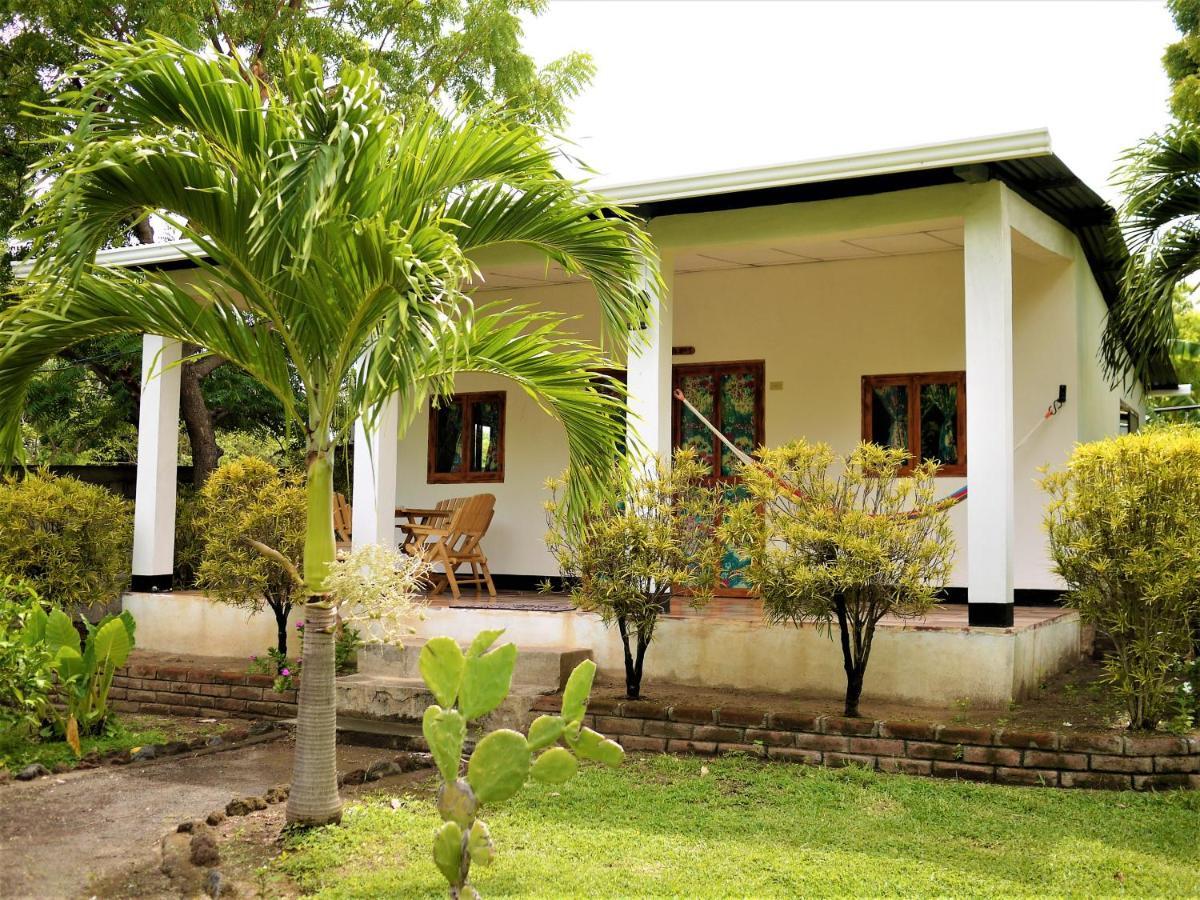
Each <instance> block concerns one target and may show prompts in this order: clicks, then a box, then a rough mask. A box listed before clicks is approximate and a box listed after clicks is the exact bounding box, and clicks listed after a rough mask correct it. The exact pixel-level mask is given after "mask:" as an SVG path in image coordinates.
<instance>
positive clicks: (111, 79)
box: [0, 37, 658, 824]
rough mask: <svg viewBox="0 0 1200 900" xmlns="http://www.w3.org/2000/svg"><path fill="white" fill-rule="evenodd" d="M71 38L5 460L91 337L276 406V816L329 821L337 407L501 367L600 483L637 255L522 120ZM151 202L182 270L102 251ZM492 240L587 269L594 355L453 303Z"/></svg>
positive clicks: (295, 64) (495, 313) (640, 241)
mask: <svg viewBox="0 0 1200 900" xmlns="http://www.w3.org/2000/svg"><path fill="white" fill-rule="evenodd" d="M88 55H89V59H88V61H87V62H85V63H83V64H82V65H81V66H79V67H77V68H76V69H74V70H72V71H71V72H70V73H69V74H68V77H67V79H66V80H65V82H64V85H65V86H66V89H65V90H64V91H63V92H62V93H61V94H60V95H59V99H58V102H57V103H56V104H55V105H53V106H51V107H49V108H47V109H44V110H41V111H40V112H39V113H38V114H39V115H40V116H42V117H43V118H45V119H46V120H47V121H46V122H45V124H46V125H47V126H48V127H46V128H45V129H44V130H45V131H46V132H47V133H52V134H62V135H63V137H62V138H61V139H59V140H57V141H56V142H55V143H54V144H52V146H51V148H50V152H49V155H48V157H47V159H46V160H45V161H44V163H43V165H42V169H43V170H44V171H45V172H46V173H47V181H46V190H45V191H44V193H42V195H41V196H40V197H39V201H38V209H37V217H36V224H35V225H34V227H33V228H32V231H31V234H32V238H33V241H34V244H33V255H34V258H35V259H36V262H35V264H34V268H33V272H32V275H31V277H30V278H29V280H28V282H27V284H26V285H25V287H24V290H23V296H22V298H21V299H20V301H19V302H18V303H16V304H15V305H13V306H10V307H9V308H8V309H6V310H5V311H3V312H2V313H0V409H3V410H4V418H3V419H2V420H0V455H7V456H12V455H14V454H16V453H17V452H18V451H19V447H20V418H19V410H20V409H21V406H22V404H23V402H24V399H25V396H26V391H27V389H28V386H29V383H30V379H31V378H32V377H33V375H34V373H36V372H37V371H38V369H39V367H40V366H41V365H42V364H43V363H44V362H45V361H46V360H47V359H49V358H50V357H52V356H54V355H55V354H56V353H58V352H59V351H61V350H63V349H65V348H67V347H69V346H71V345H73V344H75V343H77V342H79V341H83V340H86V339H89V338H94V337H99V336H103V335H111V334H119V333H131V332H132V333H148V334H157V335H162V336H165V337H167V338H172V339H175V340H179V341H182V342H184V343H185V344H194V345H196V346H198V347H201V348H203V350H202V353H203V354H218V355H220V356H221V357H223V358H224V359H226V360H227V361H228V362H230V363H232V364H234V365H236V366H238V367H240V368H241V369H243V370H244V371H246V372H248V373H249V374H250V375H252V376H253V377H255V378H256V379H258V380H259V381H260V382H261V383H262V384H263V385H264V386H265V387H266V388H267V389H268V390H270V391H271V392H272V393H273V394H274V395H275V396H276V397H277V398H278V399H279V402H280V403H281V404H282V406H283V409H284V410H285V412H286V414H287V416H288V417H289V418H290V419H291V420H292V421H293V422H295V423H296V424H297V425H298V426H299V427H300V429H301V430H302V433H303V434H304V436H305V439H306V442H307V474H306V492H307V527H306V535H305V546H304V572H303V579H302V580H303V581H304V584H305V588H304V593H305V595H306V597H307V607H308V608H307V609H306V610H305V622H306V624H307V627H306V628H305V631H304V648H303V656H304V679H303V681H302V682H301V689H300V697H299V710H298V716H297V719H298V725H297V735H296V754H295V768H294V772H293V777H292V790H291V794H290V796H289V799H288V811H287V817H288V820H289V821H290V822H292V823H299V824H322V823H326V822H331V821H335V820H337V819H338V818H339V817H340V814H341V803H340V800H339V797H338V793H337V782H336V778H337V775H336V768H335V762H334V747H335V728H334V722H335V709H334V663H333V626H334V611H333V602H332V600H331V598H330V597H329V596H328V595H327V592H326V588H325V577H326V574H327V572H328V569H329V566H330V564H331V563H332V561H333V559H334V537H333V526H332V521H333V491H332V481H333V449H334V446H335V444H336V441H337V440H338V438H339V437H340V433H339V429H344V428H346V427H348V424H349V423H348V422H347V421H346V417H345V416H344V415H343V410H345V411H346V412H348V413H349V417H350V418H353V417H354V416H358V415H361V416H362V417H363V418H364V419H365V420H366V422H367V424H368V426H369V427H373V426H374V424H375V423H376V422H377V421H378V410H379V408H380V406H381V404H382V403H383V402H384V401H385V400H386V399H387V398H390V397H392V396H396V395H398V396H399V398H400V403H401V422H402V426H401V427H404V426H406V425H407V423H408V422H410V421H411V419H412V417H413V416H414V415H415V414H416V412H417V411H418V410H419V409H421V408H422V405H423V403H424V402H425V400H426V399H428V398H429V397H430V396H431V395H434V396H436V395H444V394H447V393H449V392H451V391H452V389H453V381H454V377H455V375H456V374H457V373H460V372H465V371H478V372H486V373H491V374H494V375H500V376H505V377H507V378H509V379H512V380H513V381H515V382H516V383H517V385H519V386H520V388H522V389H523V390H524V391H526V392H527V393H528V394H529V395H530V396H531V397H533V398H534V399H535V400H536V401H537V402H538V403H539V404H540V405H541V406H542V408H543V409H544V410H546V411H547V412H548V413H549V414H550V415H551V416H553V417H555V418H556V419H558V420H559V421H560V422H561V423H562V425H563V427H564V430H565V432H566V438H567V446H568V451H569V457H570V462H571V465H572V466H573V468H574V471H575V474H576V477H575V478H574V479H573V480H572V482H571V485H572V491H573V492H574V499H575V500H577V501H579V503H580V506H581V507H582V506H583V505H584V501H586V500H589V499H594V498H595V497H596V496H598V495H599V494H600V492H601V485H602V481H601V479H600V478H599V477H593V474H592V473H591V470H590V468H589V466H588V462H589V460H610V459H612V458H613V455H614V452H615V447H616V445H617V441H618V439H619V437H620V434H619V432H620V428H621V426H620V424H619V422H620V417H619V416H618V413H620V412H621V410H622V409H623V408H624V400H623V398H622V397H621V396H620V388H619V386H617V385H616V383H615V382H614V381H612V380H611V379H607V380H606V379H604V378H603V376H597V375H595V374H594V373H595V372H596V371H597V370H598V369H601V368H603V367H604V366H606V365H611V362H610V361H609V360H610V359H611V358H612V357H613V355H616V354H619V353H621V352H622V351H623V349H624V348H625V346H626V345H627V343H628V340H629V336H630V334H631V332H633V333H634V334H637V333H638V332H637V329H639V328H640V327H641V326H642V325H643V324H644V323H645V322H646V320H647V316H648V309H649V302H648V301H649V297H650V295H651V294H652V293H653V292H654V291H656V290H657V286H658V278H657V275H656V274H653V273H655V272H656V271H657V267H656V265H655V258H654V254H653V250H652V246H651V244H650V241H649V238H648V237H647V236H646V234H645V233H644V232H643V231H642V230H641V229H640V228H639V227H638V226H637V225H636V224H635V223H634V222H633V221H632V220H631V219H630V218H629V216H627V215H626V214H624V213H623V212H621V211H620V210H619V209H616V208H614V206H613V205H612V204H611V203H609V202H607V201H606V200H604V199H603V198H602V197H599V196H597V195H595V194H592V193H590V192H589V191H587V190H586V189H585V188H584V187H582V186H581V185H580V184H578V183H576V182H573V181H571V180H568V179H567V178H565V177H563V176H562V175H560V174H559V173H558V171H557V170H556V168H555V162H556V159H557V156H556V153H555V152H554V151H553V150H552V149H551V148H549V147H548V146H547V144H546V141H545V139H544V136H543V135H542V134H541V133H539V132H538V131H537V130H535V129H532V128H530V127H527V126H523V125H520V124H517V123H516V122H514V121H512V120H511V119H510V118H506V117H505V116H504V115H502V114H500V113H496V114H491V115H486V114H473V115H471V116H464V117H459V118H453V119H448V118H447V117H445V116H443V115H440V114H438V113H437V112H436V111H432V110H431V111H428V112H423V113H422V112H414V113H409V114H406V115H404V116H400V115H398V114H396V113H393V112H390V111H389V110H388V107H387V105H386V104H385V103H384V98H383V96H382V89H381V87H380V84H379V82H378V80H377V79H376V77H375V76H374V74H373V73H372V72H371V71H370V70H369V69H368V68H355V67H353V66H347V67H344V68H343V70H342V72H341V74H340V76H339V77H338V79H337V80H336V81H335V82H333V83H330V81H329V80H328V78H327V76H326V71H325V68H324V67H323V66H322V64H321V61H320V60H319V59H317V58H315V57H310V56H305V55H294V56H290V57H288V58H287V59H286V61H285V62H284V64H283V65H282V66H281V68H280V70H279V74H278V78H277V80H276V81H274V82H272V83H260V82H258V81H257V80H254V76H253V75H250V76H247V75H246V74H245V73H244V72H242V71H240V70H239V69H238V67H237V66H236V65H235V64H234V63H233V62H232V61H231V60H229V59H227V58H225V57H217V58H209V57H205V56H203V55H200V54H197V53H192V52H190V51H188V50H186V49H184V48H183V47H181V46H179V45H178V44H175V43H173V42H171V41H169V40H166V39H164V38H160V37H155V38H152V39H149V40H146V41H142V42H140V43H136V44H123V43H102V42H96V43H93V44H91V45H90V46H89V54H88ZM248 78H249V79H250V80H247V79H248ZM148 214H155V215H158V216H159V217H161V218H162V219H164V220H166V221H167V222H169V223H170V224H171V225H173V226H174V227H175V228H177V229H178V231H179V233H180V234H181V235H182V236H183V237H185V238H189V239H191V240H192V241H194V242H195V245H196V247H197V248H198V252H196V253H195V254H194V255H193V256H192V262H193V263H194V265H195V272H194V274H193V276H190V277H189V278H188V279H186V283H185V281H184V280H181V279H177V278H175V277H172V275H171V273H169V272H161V271H134V270H126V269H113V268H104V267H101V266H98V265H96V263H95V261H94V259H95V252H96V250H97V249H98V248H100V247H101V246H102V245H103V244H104V242H105V241H106V240H107V239H108V238H109V236H110V235H111V234H112V233H113V230H114V229H115V228H117V227H118V226H119V225H120V223H123V222H129V221H133V220H137V219H138V218H139V217H141V216H144V215H148ZM497 245H519V246H520V247H523V248H524V249H525V250H526V251H527V252H530V253H533V254H535V255H536V256H537V257H539V258H543V259H545V260H546V261H547V263H550V262H553V263H555V264H557V265H558V266H560V267H561V268H562V269H563V270H564V271H565V272H567V273H568V274H570V275H579V276H582V277H584V278H586V279H588V280H590V282H591V283H592V285H593V286H594V288H595V293H596V297H597V299H598V305H599V310H600V318H601V320H602V322H603V326H604V329H603V330H604V336H605V341H606V345H607V346H608V347H609V348H610V353H607V354H606V353H602V352H601V351H600V350H598V349H597V348H595V347H593V346H591V345H588V344H585V343H581V342H579V341H577V340H575V339H574V338H572V337H570V336H569V335H568V334H567V333H566V332H565V331H564V330H562V329H560V327H559V326H560V324H561V321H562V320H561V319H560V318H559V317H558V316H555V315H552V314H549V313H544V312H535V311H532V310H530V309H526V308H522V307H516V308H504V307H503V306H496V305H490V306H477V305H476V304H475V303H473V302H472V299H471V296H470V294H469V289H470V286H471V284H472V283H473V282H474V280H475V279H477V277H478V275H479V270H478V268H477V265H476V264H475V262H473V259H474V255H475V254H477V253H478V251H480V250H483V249H485V248H492V247H495V246H497ZM648 272H649V273H651V274H650V276H649V278H650V281H649V282H648V280H647V273H648ZM605 381H607V383H605V384H601V382H605ZM297 382H298V384H299V386H300V390H299V391H297V390H296V389H295V383H297ZM601 387H603V388H604V390H600V389H599V388H601ZM335 413H337V414H336V415H335Z"/></svg>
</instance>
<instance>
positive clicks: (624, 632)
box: [617, 616, 650, 700]
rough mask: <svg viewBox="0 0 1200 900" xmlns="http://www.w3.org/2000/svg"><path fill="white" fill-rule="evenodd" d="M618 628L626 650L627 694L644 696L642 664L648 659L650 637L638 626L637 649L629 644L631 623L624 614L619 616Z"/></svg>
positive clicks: (637, 696) (631, 696)
mask: <svg viewBox="0 0 1200 900" xmlns="http://www.w3.org/2000/svg"><path fill="white" fill-rule="evenodd" d="M617 630H618V631H620V632H621V647H622V649H623V650H624V651H625V696H626V697H628V698H629V699H630V700H637V699H638V698H640V697H641V696H642V665H643V663H644V662H645V660H646V648H647V647H649V646H650V638H648V637H646V636H645V634H644V632H643V629H641V628H638V629H637V647H636V651H635V649H634V648H631V647H630V645H629V638H630V635H629V623H628V622H627V621H626V619H625V617H624V616H618V617H617ZM635 652H636V655H635Z"/></svg>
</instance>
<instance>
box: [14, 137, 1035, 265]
mask: <svg viewBox="0 0 1200 900" xmlns="http://www.w3.org/2000/svg"><path fill="white" fill-rule="evenodd" d="M1050 154H1051V149H1050V132H1049V131H1047V130H1046V129H1045V128H1036V129H1033V130H1031V131H1015V132H1011V133H1009V134H999V135H993V136H990V137H980V138H967V139H964V140H956V141H945V142H942V143H938V144H922V145H919V146H915V147H901V148H899V149H896V150H884V151H881V152H876V153H859V154H853V155H850V156H831V157H828V158H825V159H816V160H809V161H807V162H798V163H785V164H782V165H773V166H756V167H751V168H747V169H734V170H732V171H727V172H710V173H707V174H700V175H684V176H680V177H672V178H662V179H657V180H654V181H639V182H629V183H626V184H613V185H596V186H594V187H593V190H595V191H596V192H598V193H602V194H604V195H605V196H607V197H610V198H611V199H612V200H613V201H614V202H616V203H620V204H622V205H632V204H636V203H651V202H654V201H658V200H680V199H684V198H686V197H703V196H708V195H712V194H729V193H734V192H736V191H753V190H761V189H763V188H773V187H786V186H788V185H794V184H809V183H813V182H821V181H837V180H840V179H846V178H865V177H867V176H870V175H888V174H892V173H896V172H912V171H918V170H921V169H936V168H945V167H947V166H966V165H977V164H980V163H987V162H995V161H997V160H1003V159H1022V158H1029V157H1034V156H1049V155H1050ZM189 255H191V256H199V255H203V254H201V252H200V248H199V247H198V246H197V245H196V244H195V242H193V241H190V240H179V241H165V242H163V243H161V244H137V245H135V246H132V247H114V248H113V249H111V250H101V251H100V252H99V253H97V254H96V262H98V263H100V264H102V265H106V266H146V265H160V264H162V263H171V262H180V261H182V260H185V259H187V258H188V256H189ZM30 267H31V263H30V262H29V261H28V260H23V261H22V262H19V263H16V264H14V265H13V274H15V275H16V276H17V277H18V278H21V277H24V276H26V275H28V274H29V270H30Z"/></svg>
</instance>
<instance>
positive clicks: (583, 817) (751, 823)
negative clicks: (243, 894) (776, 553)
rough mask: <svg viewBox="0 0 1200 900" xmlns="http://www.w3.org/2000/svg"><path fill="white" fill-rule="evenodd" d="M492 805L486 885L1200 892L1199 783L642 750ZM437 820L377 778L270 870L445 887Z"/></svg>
mask: <svg viewBox="0 0 1200 900" xmlns="http://www.w3.org/2000/svg"><path fill="white" fill-rule="evenodd" d="M702 766H703V767H706V768H705V769H703V770H702ZM485 819H486V821H487V822H488V824H489V826H490V828H491V832H492V838H493V840H494V841H495V842H496V847H497V851H498V854H497V858H496V861H495V862H494V863H493V865H492V866H491V867H490V868H478V867H476V868H474V869H473V875H474V879H473V880H474V883H475V885H476V887H477V888H478V889H479V891H480V892H481V893H482V894H483V895H484V896H485V897H501V896H512V895H522V896H541V897H562V896H594V897H610V896H646V895H655V896H686V897H723V896H795V895H803V896H814V895H819V896H830V895H836V896H844V895H849V894H853V895H867V894H871V895H876V894H920V895H931V894H942V895H947V894H949V895H955V896H961V895H976V896H982V895H995V894H1003V895H1029V894H1039V895H1047V894H1051V895H1073V896H1096V895H1102V894H1132V895H1141V896H1145V895H1154V896H1167V895H1171V896H1182V895H1194V894H1197V893H1200V837H1198V836H1200V794H1197V793H1189V792H1178V793H1167V794H1132V793H1107V792H1091V791H1060V790H1052V789H1041V788H1008V787H999V786H993V785H973V784H966V783H956V782H949V781H937V780H931V779H922V778H909V777H904V776H888V775H877V774H875V773H871V772H867V771H865V770H861V769H842V770H829V769H820V768H811V767H808V766H800V765H789V764H773V763H772V764H767V763H761V762H757V761H755V760H749V759H739V758H728V757H727V758H724V759H717V760H707V761H704V760H700V759H695V758H675V757H670V756H634V757H630V758H627V759H626V762H625V765H624V766H623V767H622V768H621V769H620V770H618V771H609V770H605V769H601V768H598V767H595V766H590V765H589V766H587V767H586V768H584V769H583V770H582V771H581V772H580V774H579V776H578V777H577V778H576V779H575V780H574V781H573V782H570V783H569V784H567V785H566V786H564V787H560V788H548V787H545V786H542V785H538V784H530V785H528V786H527V787H526V789H525V790H524V791H523V792H522V793H520V794H518V795H517V797H515V798H514V799H512V800H509V801H507V802H505V803H503V804H499V805H497V806H496V808H494V809H492V810H490V811H488V812H487V813H486V815H485ZM436 822H437V816H436V813H434V811H433V810H432V809H431V805H430V798H429V796H407V797H404V798H402V799H401V800H400V801H399V805H398V806H397V807H396V808H393V804H392V802H391V801H390V798H389V797H388V796H387V795H377V796H375V797H373V798H372V799H370V800H368V801H367V802H365V803H358V804H355V805H352V806H350V807H348V809H347V814H346V816H345V820H344V823H343V825H341V826H340V827H335V828H327V829H323V830H321V831H318V832H313V833H310V834H307V835H304V836H301V837H296V838H292V839H290V841H289V843H288V847H287V850H286V851H285V853H284V854H283V855H282V856H281V857H280V858H279V859H278V860H276V861H275V862H274V863H273V864H272V865H271V867H270V868H269V869H268V870H267V871H264V872H263V873H261V874H262V876H263V880H264V884H265V883H269V882H270V881H272V880H274V879H280V880H281V881H291V882H292V883H293V885H292V886H293V887H295V888H298V889H300V890H301V891H304V892H315V893H319V894H321V895H322V896H329V897H396V896H404V897H425V896H428V897H444V896H445V890H446V889H445V886H444V883H443V882H442V880H441V876H440V875H439V874H438V872H437V870H436V869H435V868H434V866H433V863H432V860H431V859H430V839H431V837H432V834H433V830H434V826H435V824H436ZM281 876H282V877H281ZM278 886H279V887H283V885H282V884H280V885H278Z"/></svg>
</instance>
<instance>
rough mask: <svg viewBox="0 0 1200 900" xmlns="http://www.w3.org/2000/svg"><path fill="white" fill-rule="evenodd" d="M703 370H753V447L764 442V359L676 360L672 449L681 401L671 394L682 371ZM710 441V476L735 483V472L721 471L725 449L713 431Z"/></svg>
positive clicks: (678, 427)
mask: <svg viewBox="0 0 1200 900" xmlns="http://www.w3.org/2000/svg"><path fill="white" fill-rule="evenodd" d="M704 372H712V373H713V374H715V375H717V376H720V375H722V374H727V373H732V372H754V373H755V374H756V375H757V376H758V382H757V383H758V393H757V395H756V396H755V398H754V444H755V446H756V447H761V446H762V445H763V444H764V443H765V442H766V404H767V397H766V392H767V384H766V378H767V364H766V361H765V360H761V359H740V360H733V361H729V362H725V361H717V362H705V363H676V364H675V365H673V366H672V367H671V391H672V396H671V450H672V452H673V451H675V450H677V449H679V435H680V430H681V425H682V422H683V404H682V403H680V402H679V401H678V400H676V399H675V398H674V391H675V390H676V389H678V388H679V387H680V386H681V383H682V381H683V377H684V376H685V375H691V374H696V373H704ZM718 384H719V381H718ZM720 393H721V392H720V390H717V391H716V404H715V405H714V407H713V419H714V422H713V424H714V425H716V426H717V427H720V423H721V410H720ZM713 443H714V445H715V448H714V449H715V456H714V459H715V460H716V466H715V471H714V472H713V474H712V478H711V480H712V481H713V482H714V483H715V482H727V483H730V484H736V483H737V482H738V480H739V479H738V478H737V476H734V475H722V474H721V455H722V454H723V453H724V452H725V446H724V445H723V444H722V443H721V442H720V441H718V440H717V437H716V435H713Z"/></svg>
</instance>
